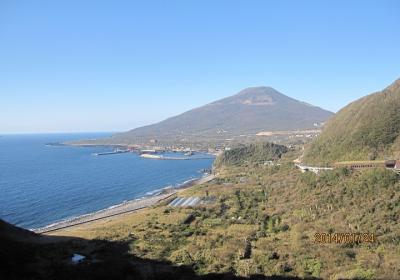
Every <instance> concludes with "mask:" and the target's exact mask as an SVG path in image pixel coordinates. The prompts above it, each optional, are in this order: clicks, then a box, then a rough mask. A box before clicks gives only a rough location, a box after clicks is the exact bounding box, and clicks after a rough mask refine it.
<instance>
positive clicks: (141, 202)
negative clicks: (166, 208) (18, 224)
mask: <svg viewBox="0 0 400 280" xmlns="http://www.w3.org/2000/svg"><path fill="white" fill-rule="evenodd" d="M214 178H215V176H214V175H212V174H209V175H205V176H203V177H200V178H196V179H191V180H187V181H185V182H184V183H182V184H181V185H178V186H177V187H167V188H164V189H162V190H155V192H156V194H155V195H152V196H149V197H144V198H138V199H134V200H129V201H126V202H123V203H121V204H117V205H114V206H111V207H109V208H106V209H102V210H99V211H96V212H93V213H88V214H84V215H81V216H77V217H73V218H70V219H65V220H61V221H58V222H55V223H53V224H50V225H47V226H45V227H41V228H37V229H31V230H32V231H33V232H35V233H49V232H54V231H57V230H61V229H65V228H70V227H73V226H77V225H81V224H86V223H90V222H94V221H98V220H102V219H106V218H112V217H116V216H119V215H122V214H125V213H130V212H136V211H139V210H141V209H144V208H148V207H151V206H154V205H156V204H158V203H160V202H162V201H164V200H166V199H168V198H170V197H172V196H174V195H175V194H176V193H178V192H179V191H180V190H182V189H187V188H189V187H192V186H195V185H201V184H204V183H206V182H209V181H211V180H212V179H214Z"/></svg>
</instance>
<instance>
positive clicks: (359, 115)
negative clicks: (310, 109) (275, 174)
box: [303, 79, 400, 164]
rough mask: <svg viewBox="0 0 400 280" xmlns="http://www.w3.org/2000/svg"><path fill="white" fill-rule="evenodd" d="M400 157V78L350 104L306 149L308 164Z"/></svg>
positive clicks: (305, 157)
mask: <svg viewBox="0 0 400 280" xmlns="http://www.w3.org/2000/svg"><path fill="white" fill-rule="evenodd" d="M385 157H389V158H393V157H394V158H399V157H400V79H399V80H397V81H395V82H394V83H393V84H392V85H390V86H389V87H387V88H385V89H384V90H382V91H380V92H377V93H374V94H371V95H368V96H365V97H363V98H361V99H359V100H357V101H355V102H353V103H350V104H349V105H347V106H346V107H344V108H343V109H342V110H340V111H339V112H338V113H337V114H336V115H335V116H334V117H332V118H331V119H330V120H329V121H328V122H327V123H326V125H325V126H324V128H323V131H322V133H321V135H320V136H319V137H318V139H317V140H316V141H315V142H313V143H312V144H311V145H310V147H309V148H308V149H307V150H306V152H305V156H304V158H303V161H304V162H306V163H317V164H329V163H332V162H335V161H344V160H368V159H383V158H385Z"/></svg>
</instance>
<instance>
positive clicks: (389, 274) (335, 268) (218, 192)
mask: <svg viewBox="0 0 400 280" xmlns="http://www.w3.org/2000/svg"><path fill="white" fill-rule="evenodd" d="M294 157H295V155H290V156H289V153H287V154H284V155H283V157H282V159H281V160H280V163H281V165H279V166H264V165H263V164H257V163H255V162H249V163H248V164H245V165H241V166H235V165H229V166H226V165H222V164H221V165H220V167H219V168H218V170H217V171H218V173H219V175H218V178H217V179H216V180H215V181H214V182H210V183H207V184H204V185H199V186H195V187H192V188H190V189H187V190H185V191H183V192H182V193H181V194H180V195H183V196H193V195H197V196H205V195H209V196H213V197H215V198H216V202H215V203H214V204H210V205H203V206H200V207H195V208H171V207H168V206H167V204H166V203H165V204H164V205H160V206H157V207H154V208H152V209H147V210H144V211H141V212H138V213H135V214H130V215H127V216H125V217H121V218H119V219H117V220H115V221H112V222H104V223H103V224H102V223H98V224H93V225H87V226H83V228H79V227H77V228H71V229H69V230H64V231H61V232H58V233H57V234H59V235H70V236H80V237H83V238H87V239H102V240H109V241H118V242H122V241H123V242H127V243H128V244H129V255H130V256H132V257H140V258H145V259H150V260H164V261H170V262H172V263H174V264H180V265H187V266H189V267H192V268H193V269H194V270H195V271H196V273H197V274H198V275H206V274H208V273H233V274H234V275H240V276H250V275H255V274H263V275H283V276H299V277H321V278H323V279H395V278H396V277H397V276H398V275H400V267H399V266H398V264H399V263H400V239H399V236H400V224H399V223H398V220H399V218H400V212H399V209H400V178H399V175H397V174H395V173H394V172H392V171H389V170H385V169H371V170H364V171H361V172H352V171H350V170H347V169H337V170H334V171H331V172H323V173H321V174H320V175H315V174H313V173H300V172H299V171H298V170H296V169H295V168H294V166H293V164H291V163H290V161H291V160H292V159H293V158H294ZM346 232H352V233H366V232H368V233H373V234H375V235H376V236H377V240H376V242H373V243H365V242H356V243H349V244H345V243H335V242H333V243H322V244H321V243H316V242H315V234H316V233H331V234H333V233H346Z"/></svg>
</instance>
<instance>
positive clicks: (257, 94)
mask: <svg viewBox="0 0 400 280" xmlns="http://www.w3.org/2000/svg"><path fill="white" fill-rule="evenodd" d="M283 99H290V98H289V97H287V96H285V95H283V94H282V93H280V92H278V91H277V90H275V89H274V88H272V87H266V86H258V87H248V88H245V89H243V90H241V91H239V92H238V93H237V94H235V95H233V96H230V97H227V98H224V99H221V100H218V101H216V102H213V103H211V104H212V105H216V104H242V105H258V106H272V105H274V104H276V103H277V102H279V101H281V100H283Z"/></svg>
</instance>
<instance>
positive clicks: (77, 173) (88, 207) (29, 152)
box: [0, 133, 213, 229]
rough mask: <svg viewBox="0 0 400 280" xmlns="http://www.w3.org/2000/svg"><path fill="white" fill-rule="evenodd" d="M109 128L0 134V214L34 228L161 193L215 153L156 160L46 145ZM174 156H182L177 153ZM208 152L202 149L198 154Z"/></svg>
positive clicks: (191, 176)
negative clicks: (79, 131)
mask: <svg viewBox="0 0 400 280" xmlns="http://www.w3.org/2000/svg"><path fill="white" fill-rule="evenodd" d="M109 135H111V134H107V133H80V134H32V135H3V136H1V137H0V219H3V220H5V221H7V222H10V223H12V224H14V225H17V226H20V227H23V228H27V229H34V228H40V227H43V226H46V225H49V224H52V223H54V222H57V221H60V220H63V219H68V218H72V217H77V216H80V215H84V214H88V213H92V212H95V211H98V210H101V209H105V208H108V207H111V206H114V205H117V204H120V203H122V202H124V201H128V200H133V199H138V198H142V197H145V196H149V195H154V194H156V193H158V191H160V190H161V189H162V188H165V187H168V186H174V187H176V186H179V185H180V184H182V183H183V182H185V181H187V180H190V179H194V178H199V177H201V176H202V173H201V170H202V169H204V168H211V165H212V162H213V159H210V158H208V159H198V160H154V159H144V158H141V157H139V156H138V155H137V154H135V153H123V154H113V155H104V156H95V155H93V154H94V153H102V152H108V151H112V150H113V148H111V147H72V146H54V145H46V144H48V143H56V142H63V141H68V140H77V139H92V138H100V137H105V136H109ZM174 156H182V155H179V154H174ZM198 156H202V157H204V155H198Z"/></svg>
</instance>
